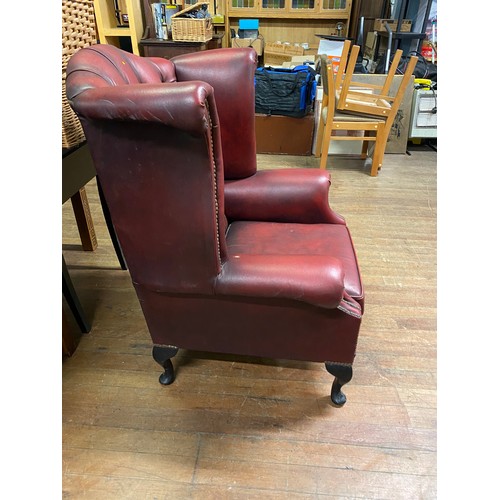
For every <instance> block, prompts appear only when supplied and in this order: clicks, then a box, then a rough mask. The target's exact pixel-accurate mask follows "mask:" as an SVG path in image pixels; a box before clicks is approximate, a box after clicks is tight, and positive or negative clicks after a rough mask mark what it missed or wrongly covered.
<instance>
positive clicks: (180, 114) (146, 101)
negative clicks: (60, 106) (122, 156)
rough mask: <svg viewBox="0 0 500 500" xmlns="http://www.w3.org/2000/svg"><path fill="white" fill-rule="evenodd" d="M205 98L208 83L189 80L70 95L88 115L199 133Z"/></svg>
mask: <svg viewBox="0 0 500 500" xmlns="http://www.w3.org/2000/svg"><path fill="white" fill-rule="evenodd" d="M206 100H208V101H209V102H211V101H212V100H213V89H212V87H211V86H210V85H209V84H207V83H205V82H200V81H191V82H173V83H158V84H149V85H144V84H136V85H120V86H109V87H100V88H93V89H88V90H86V91H84V92H82V93H81V94H79V95H77V96H76V97H74V98H73V100H72V104H73V106H74V109H75V111H76V112H77V113H81V114H82V115H84V116H85V117H87V118H90V119H95V120H124V121H145V122H159V123H163V124H165V125H167V126H171V127H175V128H178V129H182V130H186V131H188V132H198V133H200V132H203V131H204V130H206V128H207V127H208V121H207V119H206V113H207V110H206V104H205V103H206ZM212 105H213V109H215V105H214V104H213V102H212V103H211V106H212Z"/></svg>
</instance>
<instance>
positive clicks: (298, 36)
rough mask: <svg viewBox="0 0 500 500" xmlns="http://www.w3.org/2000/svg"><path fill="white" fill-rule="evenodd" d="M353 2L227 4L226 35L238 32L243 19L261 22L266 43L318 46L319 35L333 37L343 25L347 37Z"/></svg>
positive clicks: (247, 0)
mask: <svg viewBox="0 0 500 500" xmlns="http://www.w3.org/2000/svg"><path fill="white" fill-rule="evenodd" d="M351 4H352V0H226V6H225V7H226V9H225V10H226V12H225V14H226V20H225V22H226V27H225V30H226V34H227V37H228V38H227V43H228V45H229V46H230V38H229V37H230V36H231V35H230V30H231V28H232V29H234V30H235V31H236V32H237V30H238V22H239V19H241V18H255V19H259V32H260V34H261V35H262V36H263V37H264V40H265V41H268V42H276V41H281V42H284V41H287V42H291V43H309V44H317V43H318V41H319V39H318V37H316V35H317V34H324V35H330V34H332V33H334V32H335V31H336V24H337V23H339V22H340V23H342V25H343V36H347V33H348V29H349V20H350V15H351Z"/></svg>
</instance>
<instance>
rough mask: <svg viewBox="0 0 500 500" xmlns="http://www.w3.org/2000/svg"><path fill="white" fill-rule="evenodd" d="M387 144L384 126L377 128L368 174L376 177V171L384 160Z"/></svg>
mask: <svg viewBox="0 0 500 500" xmlns="http://www.w3.org/2000/svg"><path fill="white" fill-rule="evenodd" d="M386 144H387V135H386V134H385V130H384V128H382V129H379V130H378V131H377V135H376V141H375V148H374V150H373V158H372V169H371V172H370V175H371V176H372V177H377V175H378V171H379V170H380V169H381V168H382V162H383V161H384V153H385V146H386Z"/></svg>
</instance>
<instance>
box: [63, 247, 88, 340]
mask: <svg viewBox="0 0 500 500" xmlns="http://www.w3.org/2000/svg"><path fill="white" fill-rule="evenodd" d="M62 289H63V295H64V298H65V299H66V302H67V303H68V306H69V308H70V309H71V312H72V313H73V315H74V316H75V319H76V322H77V323H78V326H79V327H80V330H81V331H82V333H89V332H90V330H91V326H90V323H89V322H88V321H87V317H86V316H85V312H84V311H83V307H82V305H81V303H80V299H79V298H78V295H77V294H76V290H75V288H74V287H73V283H72V281H71V278H70V276H69V272H68V268H67V267H66V261H65V260H64V255H63V258H62Z"/></svg>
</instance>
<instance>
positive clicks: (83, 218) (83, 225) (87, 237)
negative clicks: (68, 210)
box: [71, 187, 97, 251]
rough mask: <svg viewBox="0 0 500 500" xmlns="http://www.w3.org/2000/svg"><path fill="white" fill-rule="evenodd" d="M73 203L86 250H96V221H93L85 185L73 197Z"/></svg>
mask: <svg viewBox="0 0 500 500" xmlns="http://www.w3.org/2000/svg"><path fill="white" fill-rule="evenodd" d="M71 204H72V205H73V212H74V213H75V219H76V224H77V226H78V232H79V233H80V239H81V241H82V247H83V249H84V250H86V251H94V250H95V249H96V248H97V237H96V235H95V230H94V223H93V222H92V215H91V213H90V208H89V202H88V199H87V193H86V191H85V187H82V188H81V189H80V190H79V191H78V192H77V193H75V194H74V195H73V196H72V197H71Z"/></svg>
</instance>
